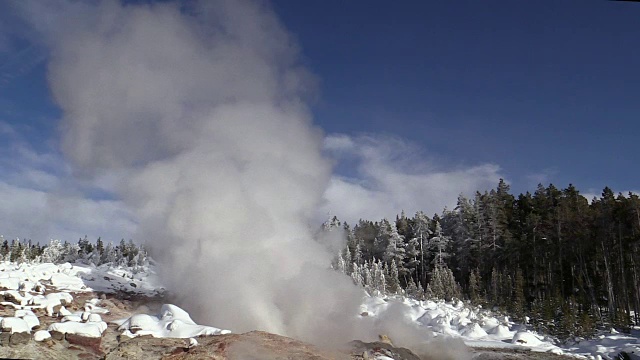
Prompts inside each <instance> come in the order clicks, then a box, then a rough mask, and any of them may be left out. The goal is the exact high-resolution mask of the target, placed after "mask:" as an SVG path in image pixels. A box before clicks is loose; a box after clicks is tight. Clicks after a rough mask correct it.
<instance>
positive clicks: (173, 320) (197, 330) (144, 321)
mask: <svg viewBox="0 0 640 360" xmlns="http://www.w3.org/2000/svg"><path fill="white" fill-rule="evenodd" d="M116 323H117V324H118V325H120V326H119V327H118V330H120V331H123V335H126V336H130V337H134V336H141V335H151V336H153V337H160V338H164V337H167V338H185V339H186V338H193V337H197V336H203V335H222V334H228V333H230V331H229V330H222V329H218V328H215V327H212V326H203V325H197V324H196V323H195V322H194V321H193V320H192V319H191V317H190V316H189V314H188V313H187V312H186V311H184V310H182V309H181V308H179V307H178V306H176V305H172V304H164V305H162V308H161V309H160V313H159V314H158V315H156V316H151V315H147V314H136V315H133V316H131V317H130V318H128V319H124V320H121V321H117V322H116Z"/></svg>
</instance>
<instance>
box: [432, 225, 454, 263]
mask: <svg viewBox="0 0 640 360" xmlns="http://www.w3.org/2000/svg"><path fill="white" fill-rule="evenodd" d="M435 224H436V225H435V231H434V232H433V237H432V238H431V240H430V241H429V243H430V246H431V249H432V251H433V253H434V258H433V264H434V265H435V266H436V267H438V266H439V267H443V266H445V260H446V259H447V258H449V256H450V254H449V252H448V246H449V242H450V241H451V239H450V238H449V237H448V236H445V235H444V234H443V233H442V227H441V226H440V222H439V221H436V223H435Z"/></svg>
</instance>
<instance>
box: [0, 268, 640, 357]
mask: <svg viewBox="0 0 640 360" xmlns="http://www.w3.org/2000/svg"><path fill="white" fill-rule="evenodd" d="M0 289H1V290H0V295H1V296H2V298H3V300H4V301H2V302H0V305H2V306H4V307H5V309H7V308H10V307H11V308H13V309H15V310H14V315H13V316H5V317H3V318H1V317H0V327H1V329H2V331H10V332H12V333H16V332H27V333H32V329H33V328H34V327H36V326H39V325H41V322H40V320H39V319H38V317H37V316H36V315H35V314H34V310H37V309H44V311H46V314H47V316H49V317H53V318H55V322H53V323H51V324H50V325H49V326H48V327H47V328H46V330H45V329H42V330H38V331H36V332H33V338H34V339H35V340H36V341H43V340H45V339H47V338H49V337H50V336H51V332H52V331H56V332H59V333H73V334H77V335H82V336H86V337H101V336H102V334H103V333H104V331H105V330H106V329H107V323H106V322H105V321H103V319H102V316H104V315H105V314H106V313H107V312H108V310H106V309H104V308H102V307H101V306H100V300H99V299H90V300H88V301H86V303H85V304H84V307H83V308H81V309H79V310H78V311H73V312H72V311H69V310H67V309H66V308H65V306H64V305H65V304H69V303H71V301H72V300H73V295H72V293H81V292H90V291H96V292H104V293H113V292H116V291H126V292H129V293H138V294H142V295H149V296H153V295H157V294H158V293H162V292H163V291H164V289H163V288H162V286H161V284H160V283H159V280H158V278H157V276H156V275H155V271H154V269H153V267H152V266H151V267H149V266H147V267H138V268H136V269H130V268H124V267H111V266H108V265H103V266H100V267H95V266H93V265H84V264H68V263H66V264H60V265H55V264H50V263H46V264H25V263H23V264H15V263H9V262H2V263H0ZM390 309H393V310H392V311H393V316H397V314H398V313H400V314H401V315H400V316H402V317H404V320H403V321H404V322H405V323H406V324H409V325H410V326H413V327H414V328H415V330H416V331H424V332H433V334H434V335H435V336H436V337H455V338H460V339H462V340H463V341H464V342H465V343H466V344H467V345H469V346H473V347H487V348H518V349H522V348H529V349H531V350H532V351H540V352H551V353H556V354H565V355H573V356H575V357H577V358H587V359H612V358H614V356H616V355H617V354H619V353H620V352H621V351H626V352H627V353H628V354H629V355H630V356H631V359H640V356H639V355H638V354H639V353H640V340H639V338H640V329H638V328H636V329H634V330H633V331H632V333H631V334H621V333H617V332H615V331H613V330H612V331H608V332H602V333H600V334H599V335H598V336H596V338H594V339H591V340H583V341H580V342H579V343H574V344H555V343H554V341H553V339H551V338H549V337H546V336H544V335H543V334H538V333H535V332H533V331H531V330H529V329H528V328H527V326H525V325H522V324H518V323H515V322H513V321H511V320H510V319H509V318H507V317H504V316H499V315H497V314H495V313H492V312H491V311H487V310H482V309H479V308H476V307H470V306H468V305H466V304H464V303H462V302H457V303H445V302H442V301H416V300H412V299H407V298H400V297H386V298H383V297H375V296H364V297H363V302H362V305H361V306H360V313H359V314H354V316H355V317H359V318H361V319H364V318H366V319H369V320H371V319H373V320H374V321H375V320H376V319H384V318H385V315H389V314H387V313H386V312H387V311H389V310H390ZM398 309H400V310H398ZM40 311H42V310H40ZM5 312H6V311H5ZM112 323H115V324H116V325H117V326H118V331H120V332H121V334H122V335H124V336H129V337H134V336H140V335H152V336H154V337H174V338H194V337H197V336H199V335H218V334H225V333H228V331H227V330H222V329H218V328H215V327H212V326H203V325H198V324H196V323H195V322H194V321H193V320H192V319H191V317H190V316H189V314H188V313H187V312H186V311H184V310H182V309H180V308H179V307H178V306H175V305H171V304H165V305H163V306H162V308H161V310H160V312H159V313H158V314H134V315H132V316H130V317H128V318H124V319H119V320H113V321H112ZM191 344H193V345H196V344H197V341H195V339H193V341H191Z"/></svg>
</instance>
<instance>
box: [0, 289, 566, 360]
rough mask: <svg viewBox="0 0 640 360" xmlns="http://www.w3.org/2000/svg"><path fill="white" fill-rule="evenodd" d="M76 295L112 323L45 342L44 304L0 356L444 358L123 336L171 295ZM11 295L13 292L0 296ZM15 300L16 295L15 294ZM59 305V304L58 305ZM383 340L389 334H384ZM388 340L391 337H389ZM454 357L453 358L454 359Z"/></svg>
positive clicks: (272, 342) (377, 346)
mask: <svg viewBox="0 0 640 360" xmlns="http://www.w3.org/2000/svg"><path fill="white" fill-rule="evenodd" d="M72 296H73V301H72V302H70V303H64V304H62V305H64V306H65V308H67V309H68V310H70V311H72V312H73V311H81V310H82V309H83V308H84V306H85V304H86V303H87V301H89V300H91V299H95V298H98V299H100V304H99V305H100V307H102V308H105V309H107V310H108V311H109V312H108V313H107V314H103V315H102V319H103V321H105V322H107V323H108V324H109V325H108V328H107V330H106V331H104V333H103V335H102V337H100V338H91V337H84V336H79V335H75V334H62V333H57V332H52V333H51V335H52V337H51V338H50V339H46V340H44V341H41V342H36V341H34V340H33V336H32V334H33V333H34V332H35V331H37V330H39V329H47V328H48V326H49V325H50V324H52V323H55V322H58V321H60V319H59V318H57V317H51V316H47V314H46V312H45V310H44V309H34V310H33V311H34V313H35V314H36V315H37V316H38V319H39V320H40V325H39V326H38V327H36V328H34V329H33V331H32V334H28V333H14V334H11V333H10V332H7V331H5V332H2V333H0V357H3V358H14V359H105V360H107V359H110V360H115V359H132V360H135V359H229V360H233V359H238V360H252V359H260V360H271V359H274V360H275V359H300V360H304V359H314V360H325V359H326V360H329V359H336V360H341V359H349V360H354V359H376V358H384V357H383V356H386V358H387V359H389V358H391V359H395V360H424V359H434V360H435V359H438V360H446V359H443V358H442V356H441V355H438V354H429V353H428V352H427V353H426V354H420V355H421V356H418V355H416V354H414V353H413V352H412V351H411V350H409V349H404V348H399V347H394V346H393V345H391V344H390V341H381V342H373V343H365V342H361V341H353V342H351V343H349V344H348V345H346V346H345V347H344V348H343V349H340V350H327V349H320V348H318V347H316V346H313V345H311V344H307V343H304V342H301V341H298V340H295V339H291V338H287V337H284V336H279V335H275V334H271V333H266V332H261V331H253V332H249V333H245V334H226V335H217V336H207V337H199V338H197V342H198V344H197V345H196V346H190V344H189V340H188V339H166V338H165V339H160V338H153V337H151V336H142V337H136V338H132V339H130V338H128V337H124V336H120V333H121V332H120V331H118V330H117V325H115V324H112V323H110V322H111V321H114V320H118V319H123V318H127V317H129V316H131V315H132V314H134V313H155V312H157V311H158V309H159V308H160V306H161V305H162V304H163V303H164V302H167V301H168V299H165V298H162V297H159V296H156V297H151V298H149V297H145V296H142V295H134V294H130V293H125V292H120V293H113V294H103V293H95V292H77V293H72ZM0 300H3V301H10V302H11V301H12V299H11V298H4V299H0ZM13 300H14V301H15V299H13ZM59 308H60V306H58V307H56V308H54V311H58V310H59ZM14 312H15V310H14V309H13V308H12V307H11V306H6V305H4V306H0V316H1V317H6V316H13V314H14ZM383 340H384V339H383ZM387 340H388V339H387ZM471 357H472V358H473V359H477V360H492V359H505V360H511V359H513V360H516V359H556V360H560V359H567V358H568V357H564V356H558V355H553V354H548V353H534V352H530V351H521V350H509V349H474V350H473V351H472V354H471ZM452 360H453V359H452Z"/></svg>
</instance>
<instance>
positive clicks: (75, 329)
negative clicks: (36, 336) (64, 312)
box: [47, 321, 107, 338]
mask: <svg viewBox="0 0 640 360" xmlns="http://www.w3.org/2000/svg"><path fill="white" fill-rule="evenodd" d="M106 329H107V323H105V322H99V323H94V322H90V323H79V322H75V321H68V322H63V323H54V324H51V325H49V328H48V329H47V330H49V331H58V332H61V333H63V334H76V335H80V336H86V337H95V338H99V337H102V333H103V332H104V331H105V330H106Z"/></svg>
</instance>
